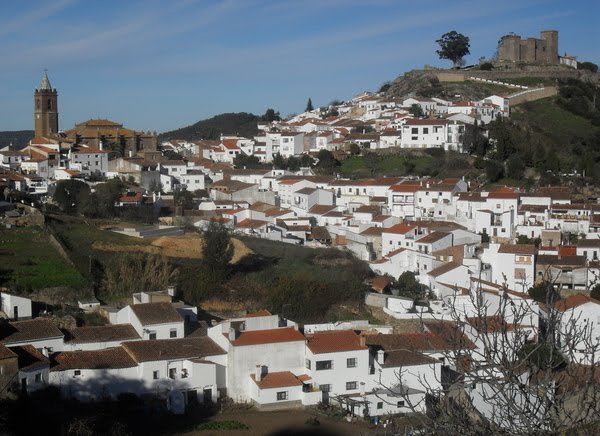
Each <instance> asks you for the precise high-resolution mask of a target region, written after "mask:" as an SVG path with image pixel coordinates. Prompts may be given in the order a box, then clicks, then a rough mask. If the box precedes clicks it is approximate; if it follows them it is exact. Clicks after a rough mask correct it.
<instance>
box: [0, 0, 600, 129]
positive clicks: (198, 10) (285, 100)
mask: <svg viewBox="0 0 600 436" xmlns="http://www.w3.org/2000/svg"><path fill="white" fill-rule="evenodd" d="M599 16H600V2H596V1H595V0H586V1H582V0H573V1H569V2H565V1H541V0H540V1H537V0H527V1H523V0H504V1H464V0H456V1H452V2H450V1H447V0H442V1H436V0H430V1H414V0H411V1H405V0H315V1H313V0H222V1H221V0H219V1H217V0H119V1H116V0H103V1H96V0H53V1H50V0H46V1H42V0H27V1H10V0H0V59H1V62H0V96H1V98H0V130H21V129H31V128H32V122H33V121H32V119H33V116H32V108H33V98H32V92H33V89H34V88H35V87H36V86H37V85H38V84H39V81H40V78H41V76H42V74H43V70H44V69H45V68H47V69H48V74H49V76H50V80H51V82H52V85H53V86H54V87H56V88H58V91H59V111H60V127H61V128H63V129H68V128H70V127H72V126H73V125H74V124H75V123H76V122H79V121H84V120H86V119H89V118H110V119H113V120H115V121H120V122H123V123H124V124H125V125H127V126H128V127H131V128H134V129H138V130H157V131H159V132H160V131H166V130H171V129H175V128H178V127H182V126H185V125H188V124H191V123H193V122H196V121H198V120H200V119H203V118H207V117H210V116H212V115H215V114H219V113H222V112H238V111H247V112H254V113H256V114H262V113H264V111H265V110H266V109H267V108H269V107H272V108H275V109H276V110H279V111H280V112H281V113H282V115H287V114H290V113H296V112H301V111H302V110H303V109H304V107H305V105H306V101H307V99H308V98H309V97H311V98H312V101H313V103H314V105H315V106H320V105H325V104H327V103H328V102H330V101H331V100H334V99H347V98H349V97H351V96H352V95H355V94H358V93H360V92H362V91H364V90H376V89H377V88H378V87H379V86H380V85H381V84H382V83H384V82H385V81H387V80H392V79H394V78H395V77H397V76H398V75H400V74H402V73H403V72H405V71H408V70H411V69H413V68H422V67H423V66H424V65H434V66H449V65H450V63H449V62H448V61H441V60H439V59H437V55H436V54H435V50H436V49H437V48H438V47H437V45H436V43H435V40H436V39H438V38H439V37H440V36H441V35H442V34H443V33H445V32H447V31H450V30H456V31H458V32H461V33H463V34H465V35H467V36H469V37H470V38H471V55H470V56H469V57H468V58H467V62H476V61H477V59H479V57H481V56H485V57H490V56H492V54H493V53H494V50H495V48H496V44H497V41H498V39H499V38H500V37H501V36H502V35H504V34H506V33H509V32H515V33H517V34H520V35H521V36H524V37H529V36H535V37H537V36H538V35H539V31H540V30H545V29H557V30H559V32H560V36H559V44H560V47H559V50H560V52H561V54H562V53H564V52H568V53H569V54H575V55H577V56H578V57H579V59H580V60H590V61H593V62H595V63H599V62H600V26H598V23H597V20H598V17H599Z"/></svg>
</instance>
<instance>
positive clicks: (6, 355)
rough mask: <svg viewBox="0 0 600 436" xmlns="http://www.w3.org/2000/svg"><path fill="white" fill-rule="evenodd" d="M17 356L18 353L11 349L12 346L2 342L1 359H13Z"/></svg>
mask: <svg viewBox="0 0 600 436" xmlns="http://www.w3.org/2000/svg"><path fill="white" fill-rule="evenodd" d="M15 357H17V355H16V354H15V353H14V352H13V351H11V350H10V348H8V347H6V345H4V344H0V360H2V359H11V358H15Z"/></svg>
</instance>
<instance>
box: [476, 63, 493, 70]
mask: <svg viewBox="0 0 600 436" xmlns="http://www.w3.org/2000/svg"><path fill="white" fill-rule="evenodd" d="M479 69H480V70H483V71H491V70H493V69H494V64H492V63H491V62H484V63H482V64H481V65H479Z"/></svg>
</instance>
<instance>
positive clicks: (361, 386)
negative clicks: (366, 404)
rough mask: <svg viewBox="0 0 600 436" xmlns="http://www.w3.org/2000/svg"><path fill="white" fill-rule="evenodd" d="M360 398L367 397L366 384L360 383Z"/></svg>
mask: <svg viewBox="0 0 600 436" xmlns="http://www.w3.org/2000/svg"><path fill="white" fill-rule="evenodd" d="M360 396H361V397H364V396H365V382H360Z"/></svg>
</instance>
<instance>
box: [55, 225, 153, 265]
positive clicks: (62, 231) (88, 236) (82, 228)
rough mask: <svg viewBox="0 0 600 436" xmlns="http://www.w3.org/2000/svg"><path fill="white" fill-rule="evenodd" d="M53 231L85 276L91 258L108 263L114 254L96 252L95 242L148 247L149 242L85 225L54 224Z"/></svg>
mask: <svg viewBox="0 0 600 436" xmlns="http://www.w3.org/2000/svg"><path fill="white" fill-rule="evenodd" d="M52 230H53V231H54V233H55V235H56V237H57V238H58V239H59V240H60V242H61V243H62V244H63V246H64V247H65V248H66V249H67V251H68V252H69V256H70V257H71V259H72V260H73V263H74V264H75V266H76V267H77V269H78V270H79V271H80V272H81V273H82V274H84V275H86V276H87V275H88V273H89V262H90V256H91V257H92V259H94V260H99V261H100V262H103V263H104V262H106V261H108V260H109V259H110V257H111V256H113V254H112V253H111V252H109V251H100V250H94V249H93V248H92V244H93V243H94V242H102V243H105V244H114V245H147V244H149V241H147V240H144V239H138V238H133V237H131V236H126V235H121V234H119V233H114V232H110V231H106V230H101V229H99V228H98V227H96V226H94V225H88V224H84V223H69V224H66V223H62V224H58V223H53V224H52Z"/></svg>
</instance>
